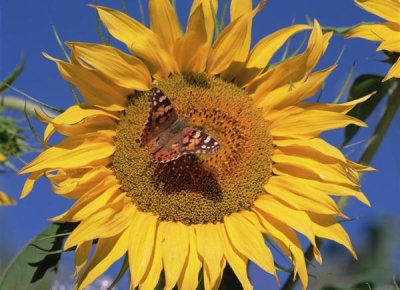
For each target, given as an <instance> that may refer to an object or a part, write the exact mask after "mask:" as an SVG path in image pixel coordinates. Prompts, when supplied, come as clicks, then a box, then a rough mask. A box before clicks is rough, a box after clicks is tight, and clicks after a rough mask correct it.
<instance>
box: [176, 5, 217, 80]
mask: <svg viewBox="0 0 400 290" xmlns="http://www.w3.org/2000/svg"><path fill="white" fill-rule="evenodd" d="M205 20H206V19H205V14H204V9H203V4H200V5H199V6H198V7H197V8H196V9H195V10H194V11H193V13H192V14H191V15H190V17H189V22H188V28H187V31H186V33H185V35H184V36H183V37H182V38H180V39H178V40H177V41H176V43H175V47H174V56H175V58H176V62H177V65H178V67H179V71H180V72H198V73H200V72H204V70H205V68H206V63H207V56H208V51H209V49H210V44H209V41H208V35H207V29H206V28H207V27H206V23H205Z"/></svg>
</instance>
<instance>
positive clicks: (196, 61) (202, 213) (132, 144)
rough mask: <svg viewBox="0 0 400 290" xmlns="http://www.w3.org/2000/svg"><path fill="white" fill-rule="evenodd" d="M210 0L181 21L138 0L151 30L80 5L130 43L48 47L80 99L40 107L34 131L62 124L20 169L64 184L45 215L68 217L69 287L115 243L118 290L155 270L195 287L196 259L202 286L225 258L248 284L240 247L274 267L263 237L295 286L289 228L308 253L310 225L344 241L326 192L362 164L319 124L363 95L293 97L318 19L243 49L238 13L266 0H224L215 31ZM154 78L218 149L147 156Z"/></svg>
mask: <svg viewBox="0 0 400 290" xmlns="http://www.w3.org/2000/svg"><path fill="white" fill-rule="evenodd" d="M156 3H157V4H156ZM217 4H218V3H217V1H208V0H195V1H194V2H193V5H192V8H191V11H190V15H189V18H188V24H187V28H186V31H185V32H182V30H181V26H180V24H179V22H178V18H177V15H176V14H175V11H174V9H173V7H172V6H171V4H170V1H168V0H157V1H156V0H150V1H149V14H150V29H149V28H147V27H145V26H144V25H143V24H141V23H140V22H138V21H136V20H134V19H132V18H130V17H129V16H128V15H126V14H124V13H121V12H119V11H116V10H113V9H110V8H106V7H102V6H94V8H95V9H96V10H97V12H98V14H99V17H100V19H101V21H102V22H103V24H104V25H105V27H106V28H107V29H108V31H109V32H110V34H111V35H112V36H113V37H115V38H116V39H118V40H120V41H121V42H123V43H124V44H125V45H126V46H127V48H128V49H129V53H125V52H122V51H120V50H118V49H116V48H114V47H112V46H106V45H100V44H90V43H81V42H69V43H67V45H68V46H69V48H70V49H71V60H72V62H71V63H68V62H64V61H61V60H58V59H55V58H52V57H50V56H48V55H46V56H47V57H48V58H50V59H51V60H53V61H54V62H55V63H56V65H57V66H58V69H59V71H60V73H61V76H62V77H63V78H64V79H65V80H67V81H68V82H70V83H72V84H74V85H75V86H76V87H77V88H78V89H79V91H80V92H81V94H82V96H83V97H84V98H85V100H86V101H85V103H80V104H76V105H73V106H71V107H70V108H68V109H67V110H66V111H65V112H63V113H62V114H60V115H59V116H57V117H55V118H54V119H48V118H46V117H45V116H39V117H40V118H41V119H42V120H43V121H44V122H46V123H47V127H46V130H45V132H44V140H45V142H48V141H49V138H50V137H51V136H52V135H53V134H54V133H56V132H57V133H59V134H61V135H63V136H64V137H65V138H64V140H63V141H61V142H60V143H58V144H56V145H54V146H51V147H49V148H48V149H46V150H44V151H43V152H42V153H41V154H40V155H39V156H38V157H37V158H36V159H34V160H33V161H32V162H30V163H29V164H28V165H26V166H25V167H24V168H22V169H21V171H20V172H21V173H30V176H29V177H28V179H27V181H26V183H25V186H24V188H23V191H22V197H24V196H26V195H27V194H28V193H29V192H30V191H31V190H32V187H33V185H34V183H35V181H36V180H37V179H38V178H40V177H41V176H44V177H46V178H47V179H49V180H50V182H51V185H52V189H53V191H54V192H55V193H57V194H59V195H61V196H64V197H65V198H68V199H76V202H75V204H74V205H72V207H71V208H70V209H69V210H67V211H66V212H65V213H63V214H61V215H59V216H57V217H55V218H53V221H65V222H77V223H79V225H78V226H77V227H76V228H75V229H74V231H73V232H72V233H71V235H70V236H69V237H68V239H67V240H66V242H65V246H64V247H65V249H70V248H73V247H76V251H75V258H76V262H75V264H76V274H77V276H78V278H77V282H76V288H77V289H84V288H85V287H86V286H88V285H89V284H90V283H92V282H93V281H94V280H95V279H96V278H97V277H99V275H101V274H102V273H104V272H105V271H106V270H107V269H108V268H109V267H110V266H111V265H112V264H113V263H115V262H116V261H117V260H119V259H121V258H122V257H124V256H125V259H126V262H127V263H128V264H129V271H130V278H131V289H135V287H137V286H139V288H140V289H154V287H155V286H156V284H157V283H158V281H159V279H160V275H164V277H165V289H172V288H173V287H174V286H175V285H177V286H178V288H179V289H185V290H186V289H196V287H197V286H198V281H199V275H200V272H202V277H203V278H202V280H203V281H204V287H205V289H217V288H218V285H219V284H220V282H221V279H222V274H223V271H224V268H225V267H226V266H227V265H229V266H230V267H231V269H232V270H233V272H234V273H235V275H236V276H237V278H238V280H239V281H240V283H241V284H242V286H243V288H244V289H252V285H251V282H250V281H249V278H248V275H247V264H248V262H249V261H253V262H254V263H256V264H257V265H259V266H260V267H261V268H262V269H263V270H265V271H266V272H268V273H270V274H271V275H273V276H275V277H276V279H277V280H278V276H277V273H276V267H275V265H274V258H273V255H272V254H271V251H270V247H269V246H267V244H266V240H267V241H268V242H269V243H270V245H273V246H277V247H279V248H280V249H281V250H282V252H283V253H284V254H285V255H286V256H287V257H288V259H289V260H291V262H292V263H293V269H294V272H295V274H296V275H299V277H300V279H301V283H302V287H303V289H304V288H306V287H307V283H308V276H307V269H306V263H305V259H304V255H303V251H302V247H301V243H300V241H299V238H298V236H297V234H296V232H298V233H300V234H302V235H304V236H305V237H306V238H307V239H308V240H309V241H310V243H311V244H312V245H313V246H314V255H315V258H316V260H317V261H318V262H321V260H322V258H321V254H320V252H319V250H318V248H317V245H316V242H315V239H316V237H321V238H326V239H330V240H333V241H336V242H337V243H340V244H342V245H344V246H345V247H346V248H347V249H348V250H349V251H350V252H351V254H352V255H353V256H356V254H355V252H354V250H353V248H352V245H351V242H350V240H349V237H348V235H347V234H346V232H345V230H344V229H343V227H342V226H341V225H340V223H338V221H337V218H340V217H344V218H345V215H344V214H343V213H341V211H340V210H339V209H338V207H337V205H336V202H335V199H334V198H333V197H331V196H354V197H356V198H357V199H359V200H360V201H362V202H363V203H366V204H368V200H367V199H366V197H365V196H364V195H363V193H362V192H361V191H360V188H359V184H358V179H359V175H358V172H359V171H367V170H369V168H368V167H364V166H362V165H359V164H356V163H353V162H351V161H349V160H347V159H346V158H345V157H344V156H343V154H342V153H341V152H340V151H339V150H338V149H336V148H335V147H333V146H332V145H330V144H328V143H327V142H325V141H324V140H322V139H320V138H319V137H318V136H319V134H320V133H321V132H323V131H326V130H331V129H335V128H341V127H344V126H346V125H349V124H354V125H359V126H365V124H364V123H363V122H361V121H359V120H357V119H355V118H353V117H350V116H347V115H346V113H347V112H348V111H349V110H351V109H352V108H353V107H354V106H355V105H356V104H357V103H359V102H362V101H363V100H365V98H362V99H359V100H356V101H352V102H349V103H344V104H321V103H307V104H302V103H301V102H302V101H303V100H305V99H307V98H309V97H311V96H312V95H314V94H315V93H316V92H317V91H318V90H319V89H320V88H321V86H322V84H323V82H324V80H325V79H326V78H327V77H328V75H329V74H330V73H331V71H332V70H333V69H334V68H335V65H332V66H330V67H328V68H326V69H323V70H320V71H316V72H313V70H314V68H315V66H316V65H317V63H318V61H319V59H320V58H321V56H322V55H323V53H324V51H325V50H326V48H327V45H328V42H329V39H330V37H331V35H332V34H331V33H327V34H323V33H322V31H321V27H320V25H319V24H318V22H317V21H315V22H314V25H313V26H312V27H310V26H308V25H293V26H290V27H287V28H283V29H281V30H279V31H277V32H275V33H273V34H271V35H269V36H267V37H265V38H263V39H261V40H260V41H259V42H258V43H257V44H256V45H255V46H254V47H253V48H252V50H251V52H250V46H251V45H250V44H251V27H252V20H253V17H254V16H255V15H256V14H257V12H259V11H260V9H262V7H263V6H264V4H265V1H261V2H260V3H259V4H258V5H257V6H256V7H255V8H253V5H252V1H232V4H231V14H230V18H231V19H230V23H229V24H228V25H227V26H226V28H225V29H223V30H222V31H221V33H220V34H219V35H214V30H215V27H214V25H215V23H214V15H215V13H216V11H217ZM305 30H311V34H310V37H309V41H308V45H307V47H306V49H305V51H304V52H302V53H300V54H297V55H295V56H293V57H291V58H289V59H287V60H285V61H283V62H281V63H278V64H274V65H271V64H270V61H271V59H272V57H273V56H274V55H275V53H276V52H277V51H278V50H279V48H281V47H282V46H283V45H284V43H285V42H286V41H287V40H288V39H289V38H290V37H291V36H293V35H295V34H297V33H299V32H302V31H305ZM154 91H157V92H163V94H165V96H166V97H168V100H169V104H168V105H171V104H172V105H171V106H173V107H174V110H176V114H177V115H178V116H179V118H185V120H186V121H187V122H188V125H190V126H193V128H196V129H198V130H202V132H206V133H207V134H209V136H212V138H214V139H215V140H217V141H218V144H219V150H218V151H217V152H216V153H214V154H187V155H184V156H182V157H180V158H178V159H176V160H174V161H169V162H153V161H152V159H153V157H154V156H152V154H153V153H152V152H151V151H152V150H150V148H149V146H141V144H140V143H141V142H140V138H141V136H142V134H143V132H144V128H145V123H146V121H147V120H148V116H149V104H148V99H149V98H150V101H151V100H152V99H151V97H152V96H154ZM166 97H164V96H163V97H162V100H163V101H165V98H166ZM160 100H161V99H160ZM164 109H165V108H164ZM206 140H207V139H206ZM206 140H204V139H203V141H204V142H206ZM165 161H168V160H165ZM92 250H93V253H92V254H91V251H92ZM162 273H163V274H162Z"/></svg>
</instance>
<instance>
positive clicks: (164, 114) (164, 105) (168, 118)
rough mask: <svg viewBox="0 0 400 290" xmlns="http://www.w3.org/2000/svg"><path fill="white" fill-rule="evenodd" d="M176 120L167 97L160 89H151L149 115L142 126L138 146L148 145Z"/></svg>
mask: <svg viewBox="0 0 400 290" xmlns="http://www.w3.org/2000/svg"><path fill="white" fill-rule="evenodd" d="M177 119H178V115H177V113H176V111H175V109H174V107H173V106H172V104H171V101H170V100H169V99H168V98H167V96H166V95H165V94H164V93H163V92H162V91H161V90H160V89H158V88H152V89H151V90H150V93H149V115H148V117H147V122H146V124H145V125H144V129H143V133H142V136H141V140H140V145H141V146H144V145H147V144H149V143H150V142H151V141H152V140H154V139H155V138H157V136H159V135H160V134H161V133H162V132H164V131H165V130H167V129H168V128H169V127H170V126H171V125H172V124H173V123H174V122H175V121H176V120H177Z"/></svg>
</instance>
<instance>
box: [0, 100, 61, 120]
mask: <svg viewBox="0 0 400 290" xmlns="http://www.w3.org/2000/svg"><path fill="white" fill-rule="evenodd" d="M1 102H2V103H1V106H2V107H3V108H5V109H10V110H13V111H17V112H21V113H24V111H25V103H26V112H27V114H28V115H29V116H30V117H36V115H35V110H36V111H39V112H40V111H43V112H44V113H45V114H46V115H48V116H52V117H54V116H55V115H54V112H53V111H50V110H49V109H46V108H43V107H42V106H40V105H38V104H36V103H34V102H31V101H29V100H26V99H25V98H18V97H13V96H3V97H2V100H1Z"/></svg>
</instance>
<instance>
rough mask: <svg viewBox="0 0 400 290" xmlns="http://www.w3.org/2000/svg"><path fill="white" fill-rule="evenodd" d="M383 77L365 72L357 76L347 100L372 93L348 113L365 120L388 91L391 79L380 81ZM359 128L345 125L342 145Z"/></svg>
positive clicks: (346, 142)
mask: <svg viewBox="0 0 400 290" xmlns="http://www.w3.org/2000/svg"><path fill="white" fill-rule="evenodd" d="M382 79H383V77H382V76H379V75H373V74H365V75H361V76H359V77H357V78H356V79H355V80H354V82H353V84H352V86H351V88H350V94H349V97H348V99H347V101H352V100H356V99H359V98H361V97H364V96H365V95H368V94H371V93H373V92H374V91H375V92H376V93H375V94H373V95H372V96H371V97H370V98H369V99H368V100H367V101H365V102H363V103H361V104H358V105H357V106H356V107H355V108H354V109H353V110H351V111H350V112H349V115H351V116H354V117H356V118H358V119H360V120H363V121H365V120H366V119H367V118H368V116H369V115H371V113H372V112H373V111H374V110H375V108H376V107H377V106H378V104H379V102H380V101H381V100H382V99H383V97H384V96H385V95H386V94H387V93H388V91H389V89H390V88H391V86H392V82H391V81H387V82H382ZM358 130H359V127H358V126H354V125H350V126H347V127H346V130H345V139H344V141H343V144H342V146H345V145H346V144H348V142H349V141H350V140H351V139H352V138H353V137H354V136H355V135H356V134H357V132H358Z"/></svg>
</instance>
